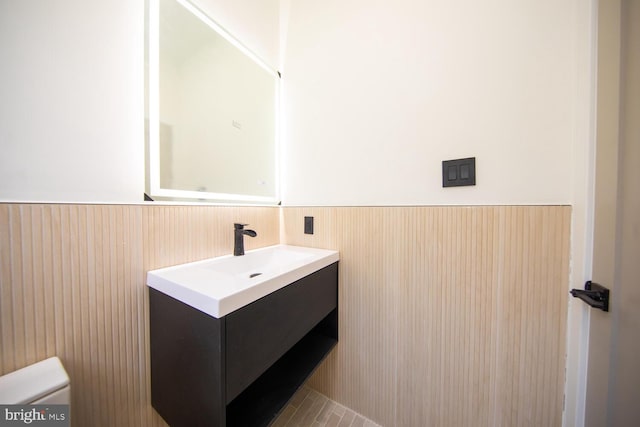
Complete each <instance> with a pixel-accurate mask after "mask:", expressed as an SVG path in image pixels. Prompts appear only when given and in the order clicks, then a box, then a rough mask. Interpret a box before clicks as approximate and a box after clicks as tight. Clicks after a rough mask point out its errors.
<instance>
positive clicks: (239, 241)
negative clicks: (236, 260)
mask: <svg viewBox="0 0 640 427" xmlns="http://www.w3.org/2000/svg"><path fill="white" fill-rule="evenodd" d="M245 225H249V224H237V223H236V224H233V227H234V230H233V237H234V239H233V255H234V256H240V255H244V235H245V234H246V235H247V236H251V237H256V236H257V235H258V233H256V232H255V231H253V230H245V229H244V226H245Z"/></svg>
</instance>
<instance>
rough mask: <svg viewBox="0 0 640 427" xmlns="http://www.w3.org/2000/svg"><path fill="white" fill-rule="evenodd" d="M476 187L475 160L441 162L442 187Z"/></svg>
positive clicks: (471, 158) (468, 158)
mask: <svg viewBox="0 0 640 427" xmlns="http://www.w3.org/2000/svg"><path fill="white" fill-rule="evenodd" d="M465 185H476V158H475V157H467V158H466V159H455V160H444V161H443V162H442V186H443V187H462V186H465Z"/></svg>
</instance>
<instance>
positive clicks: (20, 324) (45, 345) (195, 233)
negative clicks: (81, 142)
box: [0, 204, 279, 427]
mask: <svg viewBox="0 0 640 427" xmlns="http://www.w3.org/2000/svg"><path fill="white" fill-rule="evenodd" d="M234 221H235V222H238V221H241V222H245V223H247V222H248V223H250V224H251V225H252V227H253V228H254V229H255V230H256V231H258V237H257V238H255V239H252V240H250V239H246V243H247V248H255V247H261V246H268V245H272V244H276V243H278V236H279V214H278V210H277V208H254V207H202V206H186V207H185V206H124V205H122V206H120V205H119V206H108V205H95V206H94V205H49V204H46V205H37V204H0V298H1V300H0V345H1V346H2V347H1V349H0V350H1V351H0V374H4V373H7V372H11V371H13V370H15V369H18V368H21V367H24V366H27V365H29V364H31V363H34V362H37V361H39V360H42V359H45V358H47V357H50V356H53V355H57V356H59V357H60V358H61V359H62V362H63V364H64V365H65V368H66V369H67V371H68V372H69V376H70V377H71V384H72V422H73V425H75V426H131V427H138V426H152V425H153V426H164V425H165V423H164V422H163V421H162V419H161V418H160V417H159V416H158V415H157V414H156V413H155V411H153V409H152V408H151V406H150V394H149V366H148V360H149V357H148V347H149V345H148V338H147V337H148V333H147V331H148V320H147V312H148V311H147V292H146V285H145V273H146V271H148V270H150V269H153V268H157V267H160V266H166V265H171V264H177V263H181V262H188V261H195V260H198V259H203V258H208V257H212V256H216V255H221V254H224V253H230V252H231V250H232V246H233V222H234Z"/></svg>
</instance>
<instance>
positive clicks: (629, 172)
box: [585, 0, 640, 427]
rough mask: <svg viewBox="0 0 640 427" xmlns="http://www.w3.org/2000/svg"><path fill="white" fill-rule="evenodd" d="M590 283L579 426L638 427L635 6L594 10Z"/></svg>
mask: <svg viewBox="0 0 640 427" xmlns="http://www.w3.org/2000/svg"><path fill="white" fill-rule="evenodd" d="M597 85H598V89H597V93H598V101H597V134H596V140H597V141H596V147H597V148H596V190H595V207H594V241H593V244H594V251H593V281H594V282H598V283H600V284H602V285H604V286H606V287H608V288H609V289H610V290H611V302H610V311H609V312H608V313H605V312H603V311H600V310H597V309H593V308H592V309H591V313H590V321H589V328H590V329H589V355H588V369H587V371H588V372H587V397H586V410H585V426H587V427H596V426H621V427H626V426H629V427H633V426H640V0H613V1H611V0H601V1H600V2H599V9H598V77H597Z"/></svg>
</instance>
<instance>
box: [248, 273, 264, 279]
mask: <svg viewBox="0 0 640 427" xmlns="http://www.w3.org/2000/svg"><path fill="white" fill-rule="evenodd" d="M261 274H262V273H251V274H250V275H249V279H253V278H254V277H256V276H259V275H261Z"/></svg>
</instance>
